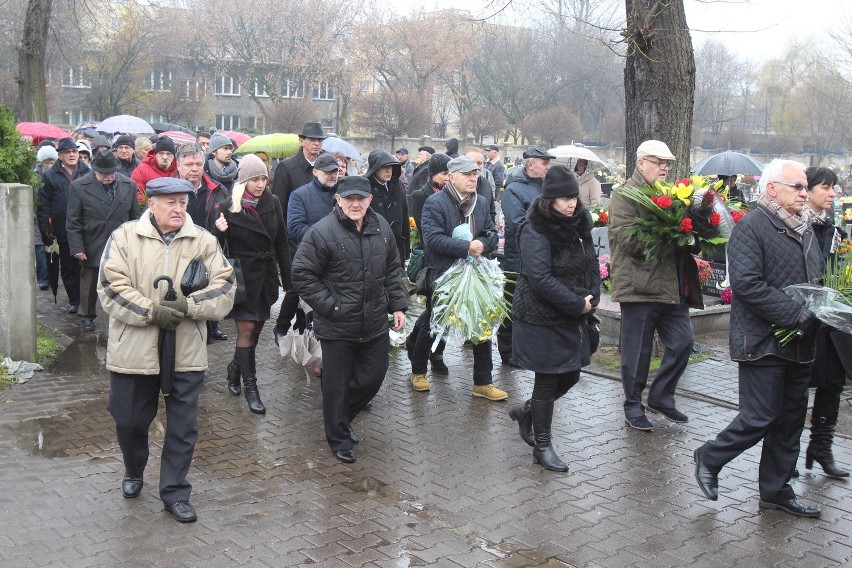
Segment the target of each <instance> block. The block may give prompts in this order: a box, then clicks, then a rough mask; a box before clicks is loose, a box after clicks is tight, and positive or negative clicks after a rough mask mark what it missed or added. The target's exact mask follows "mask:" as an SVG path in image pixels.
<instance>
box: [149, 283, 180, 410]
mask: <svg viewBox="0 0 852 568" xmlns="http://www.w3.org/2000/svg"><path fill="white" fill-rule="evenodd" d="M161 280H165V281H166V282H167V283H168V285H169V289H168V290H167V291H166V296H165V298H163V299H164V300H168V301H174V300H177V292H175V287H174V282H173V281H172V279H171V277H169V276H157V277H156V278H154V288H155V289H156V288H157V284H159V283H160V281H161ZM175 343H176V340H175V331H174V330H173V329H161V330H160V340H159V343H158V350H159V354H160V390H162V391H163V395H164V396H169V395H170V394H171V393H172V386H173V385H174V380H175V351H176V349H177V348H176V346H175Z"/></svg>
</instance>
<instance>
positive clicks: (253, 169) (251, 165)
mask: <svg viewBox="0 0 852 568" xmlns="http://www.w3.org/2000/svg"><path fill="white" fill-rule="evenodd" d="M213 136H214V137H215V136H216V135H215V134H214V135H213ZM223 138H224V136H223ZM210 142H211V143H212V142H213V140H212V139H211V140H210ZM211 148H212V146H211ZM237 172H238V173H237V183H244V182H247V181H248V180H250V179H251V178H256V177H261V176H263V177H267V178H268V177H269V170H267V169H266V164H264V163H263V160H261V159H260V158H258V157H257V156H255V155H254V154H246V155H245V156H243V157H242V159H241V160H240V165H239V169H238V170H237Z"/></svg>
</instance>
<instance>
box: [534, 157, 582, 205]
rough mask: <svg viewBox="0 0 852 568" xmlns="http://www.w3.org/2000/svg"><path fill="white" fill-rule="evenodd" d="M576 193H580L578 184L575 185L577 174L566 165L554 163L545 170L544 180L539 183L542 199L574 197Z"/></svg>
mask: <svg viewBox="0 0 852 568" xmlns="http://www.w3.org/2000/svg"><path fill="white" fill-rule="evenodd" d="M578 195H580V186H579V185H577V176H575V175H574V172H572V171H571V169H570V168H569V167H568V166H566V165H565V164H556V165H555V166H553V167H551V168H550V169H549V170H547V174H545V176H544V182H542V184H541V197H542V198H543V199H556V198H557V197H576V196H578Z"/></svg>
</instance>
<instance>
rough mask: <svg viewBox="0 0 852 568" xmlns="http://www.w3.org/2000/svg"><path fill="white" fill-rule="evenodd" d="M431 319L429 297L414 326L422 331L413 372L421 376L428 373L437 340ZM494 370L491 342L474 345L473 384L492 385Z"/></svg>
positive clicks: (418, 335) (415, 352)
mask: <svg viewBox="0 0 852 568" xmlns="http://www.w3.org/2000/svg"><path fill="white" fill-rule="evenodd" d="M431 317H432V298H431V297H429V298H427V299H426V308H425V309H424V310H423V313H422V314H420V317H419V318H418V319H417V322H416V323H415V324H414V328H415V329H419V330H420V331H419V333H418V334H417V338H416V339H415V341H414V351H413V352H412V355H411V372H412V373H416V374H419V375H423V374H425V373H426V367H427V365H428V363H429V353H431V350H432V343H433V342H434V340H435V337H434V336H433V335H432V334H431V333H430V331H429V319H430V318H431ZM439 349H440V347H439ZM441 351H442V350H441ZM437 352H439V351H436V353H437ZM493 369H494V363H493V361H492V360H491V341H483V342H482V343H477V344H475V345H473V384H474V385H490V384H491V383H492V382H494V381H493V379H492V378H491V371H492V370H493Z"/></svg>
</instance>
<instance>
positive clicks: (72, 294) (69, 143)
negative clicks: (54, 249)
mask: <svg viewBox="0 0 852 568" xmlns="http://www.w3.org/2000/svg"><path fill="white" fill-rule="evenodd" d="M56 151H57V152H58V153H59V159H58V160H57V161H56V163H55V164H53V167H51V168H50V169H49V170H47V171H45V172H44V176H43V179H44V185H43V186H42V187H41V189H39V190H38V197H39V200H40V201H41V204H40V205H39V207H38V209H37V210H36V217H37V219H38V229H39V231H40V232H41V238H42V242H44V244H45V246H49V245H50V244H51V243H52V242H53V241H54V240H55V241H57V243H58V244H59V270H60V274H61V275H62V284H63V285H64V286H65V293H66V294H68V304H69V307H68V313H69V314H76V313H77V310H78V309H79V308H80V262H79V261H77V260H76V259H75V258H74V257H72V256H71V250H70V248H69V246H68V233H67V232H66V229H65V220H66V218H67V216H68V193H69V191H70V187H71V182H72V181H74V180H76V179H79V178H81V177H83V176H84V175H86V174H87V173H89V166H87V165H86V164H83V163H80V155H79V153H78V151H77V143H76V142H75V141H74V139H73V138H62V139H61V140H60V141H59V143H58V145H57V148H56ZM97 261H100V258H98V259H97Z"/></svg>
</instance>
